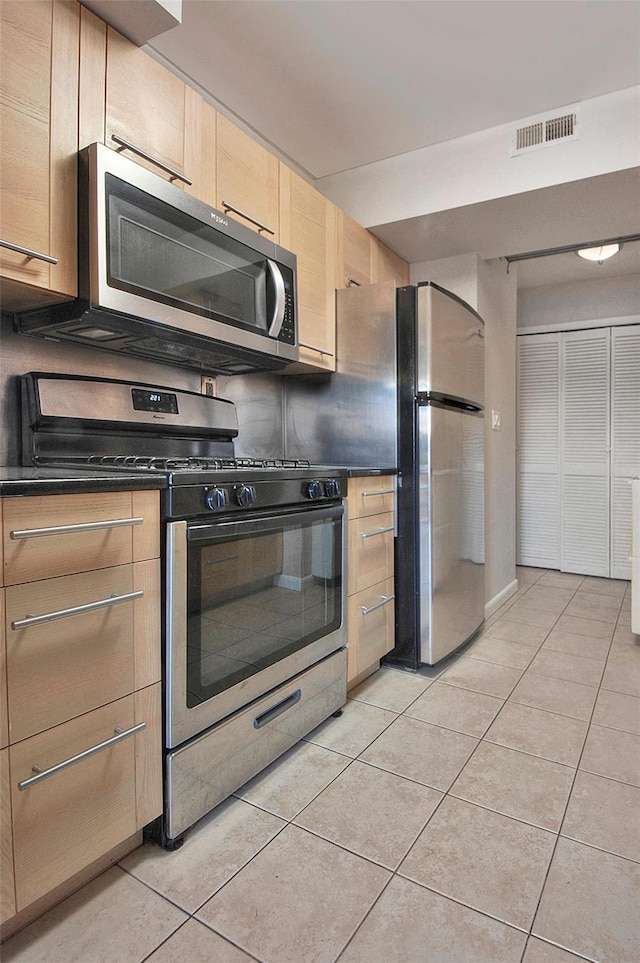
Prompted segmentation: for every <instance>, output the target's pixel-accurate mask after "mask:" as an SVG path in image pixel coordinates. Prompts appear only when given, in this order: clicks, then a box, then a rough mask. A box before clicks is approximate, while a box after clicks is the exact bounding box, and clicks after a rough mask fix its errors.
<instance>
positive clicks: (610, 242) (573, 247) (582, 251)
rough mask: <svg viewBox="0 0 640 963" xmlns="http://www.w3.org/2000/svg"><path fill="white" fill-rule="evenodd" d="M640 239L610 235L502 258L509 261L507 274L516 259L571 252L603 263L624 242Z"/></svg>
mask: <svg viewBox="0 0 640 963" xmlns="http://www.w3.org/2000/svg"><path fill="white" fill-rule="evenodd" d="M635 241H640V234H626V235H623V236H622V237H608V238H604V239H603V240H601V241H583V242H582V244H564V245H563V246H562V247H549V248H546V249H545V250H544V251H524V252H523V253H522V254H505V255H504V256H503V257H502V258H501V260H502V261H506V262H507V274H508V273H509V266H510V265H511V264H512V263H514V262H516V261H530V260H531V259H532V258H537V257H551V256H552V255H554V254H569V253H571V252H576V251H577V252H578V254H579V255H580V256H581V257H586V258H587V260H590V261H597V262H598V263H599V264H601V263H602V262H603V261H604V260H606V258H608V257H613V255H614V254H617V253H618V251H619V250H620V248H621V247H622V246H623V244H631V243H633V242H635Z"/></svg>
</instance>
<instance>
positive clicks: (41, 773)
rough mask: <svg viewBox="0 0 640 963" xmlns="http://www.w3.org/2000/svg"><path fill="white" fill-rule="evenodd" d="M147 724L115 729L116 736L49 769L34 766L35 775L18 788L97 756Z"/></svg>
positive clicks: (20, 783) (21, 783) (28, 785)
mask: <svg viewBox="0 0 640 963" xmlns="http://www.w3.org/2000/svg"><path fill="white" fill-rule="evenodd" d="M146 726H147V723H146V722H140V723H138V725H137V726H133V727H132V728H131V729H114V730H113V731H114V732H115V736H111V738H110V739H105V741H104V742H99V743H98V745H97V746H91V748H90V749H85V750H84V751H83V752H79V753H78V755H77V756H70V757H69V759H63V761H62V762H58V763H56V765H55V766H51V767H50V768H49V769H41V768H40V766H32V767H31V772H35V776H29V778H28V779H23V780H22V782H19V783H18V789H19V790H20V792H24V790H25V789H29V788H30V787H31V786H35V784H36V783H37V782H42V780H43V779H48V778H49V776H55V774H56V773H57V772H62V770H63V769H68V768H69V766H75V764H76V763H77V762H82V761H83V760H84V759H88V758H89V757H90V756H95V755H96V753H98V752H102V750H103V749H109V748H110V747H111V746H115V745H116V744H117V743H118V742H122V741H123V740H124V739H128V738H129V736H135V734H136V732H142V730H143V729H145V728H146Z"/></svg>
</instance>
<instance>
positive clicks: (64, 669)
mask: <svg viewBox="0 0 640 963" xmlns="http://www.w3.org/2000/svg"><path fill="white" fill-rule="evenodd" d="M143 564H144V563H143ZM6 593H7V599H6V604H7V668H8V675H9V683H8V695H9V707H10V708H9V714H10V718H11V735H10V738H11V742H12V743H13V742H18V741H20V740H21V739H25V738H27V737H28V736H31V735H33V734H34V733H36V732H42V731H43V730H44V729H49V728H50V727H51V726H56V725H59V723H61V722H64V721H65V720H66V719H70V718H72V717H73V716H78V715H81V714H82V713H83V712H88V711H89V710H91V709H95V708H97V707H98V706H100V705H104V704H105V703H106V702H113V701H114V700H115V699H119V698H121V697H122V696H124V695H126V694H127V693H129V692H131V691H132V690H133V687H134V600H133V599H131V598H130V596H131V595H132V594H133V566H132V565H119V566H117V567H116V568H108V569H99V570H97V571H95V572H83V573H82V574H81V575H66V576H63V577H62V578H49V579H42V580H41V581H39V582H27V583H25V584H24V585H12V586H10V587H9V588H8V589H6ZM143 600H144V596H143V598H142V599H140V602H142V601H143ZM98 601H104V602H107V601H108V602H109V604H107V605H105V606H104V607H102V608H98V609H96V610H90V611H84V612H77V611H76V609H77V607H78V606H85V605H90V604H91V603H94V602H98ZM153 601H154V600H152V603H153ZM152 608H153V604H152ZM50 613H58V614H60V617H56V618H55V619H54V620H53V621H49V622H44V623H39V624H38V623H35V624H33V625H30V624H28V623H29V621H30V618H31V616H36V617H37V616H41V615H45V614H50ZM61 613H66V614H65V615H62V614H61ZM23 622H26V623H27V624H26V625H24V626H22V623H23Z"/></svg>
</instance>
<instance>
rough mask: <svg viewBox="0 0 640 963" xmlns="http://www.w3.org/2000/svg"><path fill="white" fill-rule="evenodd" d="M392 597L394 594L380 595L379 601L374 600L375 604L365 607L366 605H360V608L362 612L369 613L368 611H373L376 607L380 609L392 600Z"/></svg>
mask: <svg viewBox="0 0 640 963" xmlns="http://www.w3.org/2000/svg"><path fill="white" fill-rule="evenodd" d="M394 598H395V595H381V596H380V601H379V602H376V604H375V605H370V606H369V608H367V606H366V605H361V606H360V608H361V609H362V614H363V615H369V613H370V612H375V610H376V609H381V608H382V606H383V605H386V604H387V602H393V600H394Z"/></svg>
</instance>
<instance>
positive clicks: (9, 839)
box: [0, 749, 16, 923]
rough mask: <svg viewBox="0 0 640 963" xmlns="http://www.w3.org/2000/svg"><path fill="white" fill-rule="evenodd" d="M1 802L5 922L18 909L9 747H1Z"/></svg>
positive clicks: (1, 916) (0, 910)
mask: <svg viewBox="0 0 640 963" xmlns="http://www.w3.org/2000/svg"><path fill="white" fill-rule="evenodd" d="M0 803H1V805H0V923H4V921H5V920H8V919H9V918H10V917H11V916H13V914H14V913H15V911H16V890H15V884H14V878H13V834H12V832H11V782H10V778H9V750H8V749H0Z"/></svg>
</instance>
